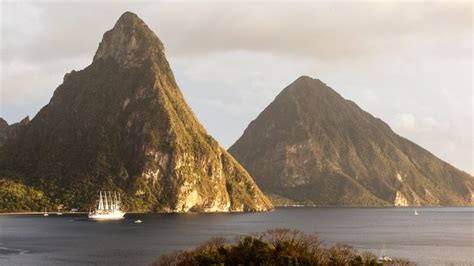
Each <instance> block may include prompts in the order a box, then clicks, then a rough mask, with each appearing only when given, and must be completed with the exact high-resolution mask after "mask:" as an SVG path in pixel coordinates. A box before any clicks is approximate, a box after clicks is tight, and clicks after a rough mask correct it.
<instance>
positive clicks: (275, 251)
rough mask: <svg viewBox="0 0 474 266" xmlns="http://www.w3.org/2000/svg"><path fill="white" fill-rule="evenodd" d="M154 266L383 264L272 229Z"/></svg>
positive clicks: (400, 262)
mask: <svg viewBox="0 0 474 266" xmlns="http://www.w3.org/2000/svg"><path fill="white" fill-rule="evenodd" d="M153 265H154V266H169V265H174V266H187V265H295V266H296V265H382V263H379V262H378V260H377V257H376V256H375V255H374V254H372V253H370V252H363V253H359V252H358V251H357V250H356V249H355V248H353V247H351V246H348V245H340V244H338V245H335V246H333V247H325V246H323V245H322V242H321V241H320V240H319V238H318V236H317V235H316V234H305V233H303V232H301V231H299V230H290V229H285V228H279V229H271V230H268V231H266V232H264V233H259V234H247V235H244V236H242V237H239V238H238V239H237V240H236V242H235V243H233V244H226V243H225V240H224V239H223V238H212V239H210V240H208V241H206V242H204V243H203V244H201V245H200V246H198V247H197V248H195V249H193V250H189V251H175V252H173V253H170V254H167V255H162V256H161V257H160V258H159V260H158V261H156V262H155V263H154V264H153ZM383 265H400V266H402V265H415V264H414V263H412V262H410V261H408V260H407V259H393V261H392V262H384V263H383Z"/></svg>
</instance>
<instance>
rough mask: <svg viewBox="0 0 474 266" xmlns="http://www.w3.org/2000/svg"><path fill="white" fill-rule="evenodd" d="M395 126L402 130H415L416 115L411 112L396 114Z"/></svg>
mask: <svg viewBox="0 0 474 266" xmlns="http://www.w3.org/2000/svg"><path fill="white" fill-rule="evenodd" d="M393 124H394V125H395V127H397V128H399V129H400V130H415V129H416V121H415V116H414V115H413V114H410V113H399V114H397V115H396V116H395V121H394V122H393Z"/></svg>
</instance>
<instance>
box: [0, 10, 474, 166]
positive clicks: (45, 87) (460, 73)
mask: <svg viewBox="0 0 474 266" xmlns="http://www.w3.org/2000/svg"><path fill="white" fill-rule="evenodd" d="M125 11H132V12H134V13H136V14H137V15H138V16H140V17H141V18H142V19H143V20H144V21H145V23H147V24H148V25H149V27H150V28H151V29H152V30H153V31H154V32H155V33H156V34H157V35H158V36H159V38H160V39H161V40H162V42H163V43H164V45H165V49H166V50H165V51H166V55H167V58H168V60H169V62H170V64H171V67H172V69H173V71H174V74H175V77H176V79H177V82H178V85H179V86H180V88H181V90H182V92H183V94H184V96H185V98H186V100H187V102H188V104H189V105H190V106H191V108H192V109H193V111H194V112H195V113H196V115H197V117H198V118H199V120H200V121H201V123H202V124H203V125H204V126H205V127H206V128H207V130H208V132H209V133H210V134H211V135H213V136H214V137H215V138H216V139H217V140H218V141H219V142H220V143H221V144H222V145H223V146H224V147H226V148H228V147H230V146H231V145H232V144H233V143H234V142H235V141H236V140H237V139H238V138H239V137H240V136H241V135H242V133H243V131H244V129H245V128H246V127H247V125H248V124H249V123H250V122H251V121H252V120H253V119H255V118H256V117H257V115H258V114H259V113H260V112H261V111H262V110H263V109H264V108H265V107H266V106H267V105H268V104H270V103H271V102H272V100H273V99H274V98H275V97H276V95H277V94H278V93H279V92H280V91H281V90H282V89H283V88H284V87H285V86H287V85H288V84H290V83H291V82H292V81H294V80H295V79H297V78H298V77H299V76H302V75H308V76H311V77H313V78H318V79H320V80H322V81H323V82H325V83H326V84H328V85H329V86H330V87H332V88H333V89H335V90H336V91H337V92H339V93H340V94H341V95H342V96H343V97H345V98H346V99H350V100H352V101H354V102H356V103H357V104H358V105H359V106H361V107H362V108H363V109H364V110H366V111H368V112H370V113H371V114H372V115H374V116H376V117H379V118H381V119H382V120H384V121H385V122H387V123H388V124H389V125H390V127H391V128H392V129H393V130H394V131H395V132H396V133H398V134H399V135H401V136H403V137H406V138H408V139H410V140H412V141H414V142H415V143H417V144H419V145H421V146H422V147H424V148H426V149H428V150H429V151H431V152H432V153H433V154H435V155H436V156H438V157H440V158H441V159H443V160H445V161H447V162H449V163H451V164H453V165H454V166H456V167H457V168H459V169H461V170H464V171H466V172H468V173H471V174H473V173H474V161H473V158H474V150H473V130H474V125H473V113H474V109H473V90H472V89H473V87H472V77H473V61H474V58H473V51H472V50H473V43H472V41H473V4H472V2H470V1H465V2H460V1H438V2H429V1H428V2H427V1H424V2H421V1H419V2H417V1H402V2H395V1H327V2H325V1H310V2H306V1H299V2H284V1H279V2H270V1H259V2H251V1H245V2H244V1H241V2H225V3H223V2H216V1H199V2H183V1H178V2H176V1H175V2H142V1H129V2H127V1H121V2H116V1H114V2H113V3H112V2H111V1H102V2H98V1H78V2H75V1H68V2H67V3H60V2H58V1H33V2H26V1H1V2H0V14H1V16H0V17H1V18H0V29H1V34H0V54H1V55H0V59H1V60H0V117H2V118H4V119H5V120H7V121H8V122H9V123H14V122H17V121H19V120H21V119H22V118H24V117H25V116H27V115H28V116H30V118H33V117H34V116H35V114H36V113H37V112H38V111H39V110H40V109H41V107H42V106H44V105H45V104H47V103H48V102H49V99H50V98H51V96H52V95H53V92H54V90H55V89H56V88H57V87H58V86H59V85H60V84H61V83H62V79H63V76H64V74H65V73H68V72H70V71H71V70H73V69H74V70H80V69H83V68H85V67H86V66H88V65H89V64H90V63H91V62H92V58H93V56H94V54H95V51H96V49H97V47H98V44H99V42H100V40H101V39H102V35H103V33H104V32H105V31H107V30H109V29H111V28H112V27H113V25H114V23H115V22H116V20H117V19H118V18H119V16H120V15H121V14H122V13H123V12H125Z"/></svg>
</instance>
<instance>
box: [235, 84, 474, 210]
mask: <svg viewBox="0 0 474 266" xmlns="http://www.w3.org/2000/svg"><path fill="white" fill-rule="evenodd" d="M229 151H230V153H231V154H232V155H234V156H235V158H236V159H237V160H238V161H240V162H241V163H242V165H243V166H244V167H246V169H247V170H248V171H249V173H250V174H251V175H252V176H253V177H254V178H255V180H256V182H257V184H259V186H260V187H261V188H262V189H263V191H265V192H267V193H269V195H271V196H272V199H273V200H274V202H276V203H285V202H287V203H294V202H301V203H304V204H317V205H402V206H406V205H470V204H472V198H473V191H474V179H473V177H472V176H470V175H469V174H467V173H465V172H462V171H460V170H458V169H456V168H454V167H453V166H451V165H449V164H447V163H445V162H443V161H442V160H440V159H438V158H437V157H435V156H434V155H433V154H431V153H430V152H428V151H426V150H425V149H423V148H421V147H420V146H418V145H416V144H415V143H413V142H411V141H409V140H407V139H405V138H403V137H400V136H398V135H397V134H395V133H394V132H393V131H392V130H391V129H390V127H389V126H388V125H387V124H385V123H384V122H383V121H382V120H380V119H377V118H375V117H373V116H372V115H370V114H369V113H367V112H365V111H363V110H362V109H360V108H359V107H358V106H357V105H356V104H355V103H353V102H351V101H348V100H345V99H344V98H342V97H341V96H340V95H339V94H338V93H337V92H335V91H334V90H332V89H331V88H329V87H328V86H326V84H324V83H322V82H321V81H319V80H317V79H312V78H309V77H300V78H299V79H297V80H296V81H294V82H293V83H292V84H290V85H289V86H288V87H286V88H285V89H284V90H283V91H282V92H281V93H280V94H279V95H278V96H277V97H276V98H275V100H274V101H273V102H272V103H271V104H270V105H269V106H268V107H267V108H266V109H265V110H264V111H263V112H262V113H261V114H260V115H259V116H258V117H257V119H255V120H254V121H252V122H251V123H250V125H249V126H248V128H247V129H246V130H245V132H244V134H243V135H242V137H241V138H240V139H239V140H238V141H237V142H236V143H235V144H234V145H233V146H232V147H231V148H230V149H229Z"/></svg>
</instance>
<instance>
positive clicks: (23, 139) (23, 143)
mask: <svg viewBox="0 0 474 266" xmlns="http://www.w3.org/2000/svg"><path fill="white" fill-rule="evenodd" d="M0 171H1V174H2V175H3V176H6V177H9V178H10V179H15V180H16V181H19V182H22V183H24V184H26V185H29V186H32V187H34V188H35V189H39V190H41V191H43V192H44V193H45V194H46V195H47V196H48V197H49V198H50V199H51V200H52V201H55V202H58V203H64V204H66V205H67V206H71V207H81V208H87V209H88V208H89V207H90V206H93V204H94V202H95V200H96V197H97V193H98V191H99V190H116V191H120V192H122V193H123V196H124V200H125V203H126V205H127V206H128V209H129V210H145V211H148V210H152V211H165V212H169V211H172V212H185V211H203V212H208V211H265V210H269V209H271V208H272V205H271V203H270V202H269V201H268V200H267V198H266V197H265V196H264V195H263V194H262V192H261V191H260V189H259V188H258V187H257V185H256V184H255V182H254V181H253V179H252V178H251V177H250V175H249V174H248V173H247V172H246V170H245V169H244V168H242V167H241V166H240V164H239V163H238V162H237V161H236V160H235V159H234V158H233V157H232V156H231V155H229V154H228V153H227V152H226V151H225V150H224V149H223V148H221V147H220V146H219V144H218V143H217V142H216V141H215V140H214V139H213V138H212V137H211V136H210V135H209V134H207V132H206V130H205V129H204V128H203V126H202V125H201V124H200V123H199V121H198V120H197V118H196V116H195V115H194V114H193V112H192V111H191V109H190V108H189V106H188V105H187V104H186V102H185V100H184V97H183V95H182V94H181V91H180V89H179V87H178V85H177V84H176V81H175V78H174V76H173V73H172V71H171V68H170V66H169V64H168V61H167V60H166V57H165V54H164V47H163V44H162V42H161V41H160V40H159V39H158V37H157V36H156V35H155V34H154V33H153V32H152V31H151V30H150V29H149V28H148V26H147V25H145V23H144V22H143V21H142V20H141V19H140V18H139V17H137V16H136V15H135V14H133V13H130V12H126V13H124V14H123V15H122V16H121V17H120V19H119V20H118V21H117V23H116V24H115V26H114V27H113V29H111V30H110V31H108V32H106V33H105V34H104V36H103V40H102V42H101V43H100V45H99V48H98V50H97V52H96V54H95V56H94V60H93V62H92V64H91V65H90V66H88V67H87V68H85V69H83V70H81V71H77V72H76V71H72V72H71V73H69V74H66V75H65V77H64V82H63V84H61V85H60V86H59V87H58V88H57V89H56V91H55V92H54V95H53V97H52V98H51V100H50V102H49V103H48V104H47V105H46V106H44V107H43V108H42V109H41V111H40V112H39V113H38V114H37V115H36V116H35V117H34V118H33V119H32V120H31V122H29V123H28V124H27V125H26V126H25V127H24V128H22V130H21V132H19V133H18V134H16V136H15V137H14V138H11V139H9V140H8V141H7V142H6V143H5V144H4V145H3V147H2V152H1V158H0Z"/></svg>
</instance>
